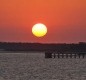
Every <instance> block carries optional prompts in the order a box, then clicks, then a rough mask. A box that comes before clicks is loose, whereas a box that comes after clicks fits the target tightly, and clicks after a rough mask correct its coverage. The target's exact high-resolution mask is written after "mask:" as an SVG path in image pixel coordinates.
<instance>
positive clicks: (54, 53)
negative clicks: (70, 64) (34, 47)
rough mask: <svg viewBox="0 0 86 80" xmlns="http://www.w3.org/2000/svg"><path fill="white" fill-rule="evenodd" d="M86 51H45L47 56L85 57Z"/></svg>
mask: <svg viewBox="0 0 86 80" xmlns="http://www.w3.org/2000/svg"><path fill="white" fill-rule="evenodd" d="M85 55H86V52H54V51H53V52H45V58H84V57H85Z"/></svg>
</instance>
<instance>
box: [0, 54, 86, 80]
mask: <svg viewBox="0 0 86 80" xmlns="http://www.w3.org/2000/svg"><path fill="white" fill-rule="evenodd" d="M0 80H86V58H85V59H78V58H77V59H65V58H64V59H58V58H55V59H45V58H44V53H0Z"/></svg>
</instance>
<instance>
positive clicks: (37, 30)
mask: <svg viewBox="0 0 86 80" xmlns="http://www.w3.org/2000/svg"><path fill="white" fill-rule="evenodd" d="M32 33H33V35H35V36H36V37H43V36H45V35H46V33H47V27H46V26H45V25H44V24H42V23H38V24H35V25H34V26H33V27H32Z"/></svg>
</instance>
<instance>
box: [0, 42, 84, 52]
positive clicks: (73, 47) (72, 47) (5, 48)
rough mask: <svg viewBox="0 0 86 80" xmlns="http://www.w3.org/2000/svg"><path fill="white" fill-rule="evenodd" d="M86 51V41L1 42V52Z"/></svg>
mask: <svg viewBox="0 0 86 80" xmlns="http://www.w3.org/2000/svg"><path fill="white" fill-rule="evenodd" d="M46 51H48V52H49V51H50V52H53V51H57V52H86V42H79V43H71V44H66V43H58V44H55V43H50V44H49V43H47V44H46V43H45V44H43V43H17V42H0V52H3V53H4V52H46Z"/></svg>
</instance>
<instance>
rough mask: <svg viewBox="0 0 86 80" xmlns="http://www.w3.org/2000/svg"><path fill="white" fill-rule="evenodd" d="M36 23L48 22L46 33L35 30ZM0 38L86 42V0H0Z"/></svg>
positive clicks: (2, 39) (5, 39)
mask: <svg viewBox="0 0 86 80" xmlns="http://www.w3.org/2000/svg"><path fill="white" fill-rule="evenodd" d="M36 23H43V24H45V25H46V26H47V29H48V33H47V35H46V36H44V37H41V38H37V37H35V36H34V35H33V34H32V31H31V30H32V26H33V25H34V24H36ZM0 41H2V42H31V43H35V42H38V43H77V42H86V0H0Z"/></svg>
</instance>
